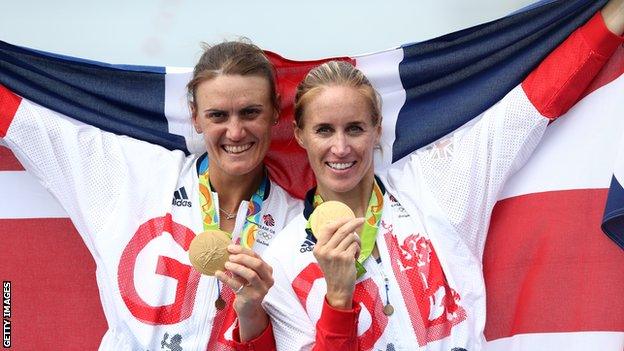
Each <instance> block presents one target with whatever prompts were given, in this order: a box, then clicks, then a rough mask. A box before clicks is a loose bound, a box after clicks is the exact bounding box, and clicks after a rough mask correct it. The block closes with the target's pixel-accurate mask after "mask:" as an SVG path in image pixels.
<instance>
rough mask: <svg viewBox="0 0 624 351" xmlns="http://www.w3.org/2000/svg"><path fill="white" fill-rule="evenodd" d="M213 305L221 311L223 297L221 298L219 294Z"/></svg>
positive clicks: (223, 305)
mask: <svg viewBox="0 0 624 351" xmlns="http://www.w3.org/2000/svg"><path fill="white" fill-rule="evenodd" d="M215 307H216V308H217V309H218V310H219V311H221V310H222V309H224V308H225V300H223V299H222V298H221V296H219V298H218V299H216V300H215Z"/></svg>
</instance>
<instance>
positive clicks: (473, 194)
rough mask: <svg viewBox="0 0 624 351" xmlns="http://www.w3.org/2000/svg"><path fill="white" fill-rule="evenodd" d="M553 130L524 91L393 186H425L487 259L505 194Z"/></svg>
mask: <svg viewBox="0 0 624 351" xmlns="http://www.w3.org/2000/svg"><path fill="white" fill-rule="evenodd" d="M547 125H548V119H547V118H545V117H543V116H541V115H540V113H539V112H538V111H537V110H536V108H535V107H534V106H533V105H532V104H531V102H530V101H529V100H528V98H527V96H526V94H525V93H524V91H523V90H522V88H521V87H520V86H518V87H516V88H515V89H513V90H512V91H511V92H510V93H509V94H507V96H505V97H504V98H503V99H502V100H501V101H500V102H498V103H497V104H496V105H494V106H492V107H491V108H489V109H488V110H487V111H485V112H484V113H483V114H482V115H481V116H479V117H477V118H475V119H474V120H473V121H472V122H470V123H469V124H467V125H465V126H463V127H462V128H460V129H459V130H457V131H456V132H454V133H452V134H450V135H448V136H446V137H444V138H442V139H440V140H438V141H436V142H434V143H433V144H431V145H429V146H427V147H425V148H423V149H421V150H418V151H416V152H414V153H413V154H412V155H410V156H409V160H407V162H404V163H403V164H402V165H401V168H400V169H397V170H391V171H390V172H389V174H388V176H389V182H391V183H392V185H393V186H394V187H395V188H396V189H400V190H403V192H405V189H410V188H414V187H413V185H412V186H410V183H411V184H413V183H414V182H415V181H416V182H420V183H424V185H425V188H427V189H428V190H429V192H430V193H431V194H432V195H433V197H434V198H435V199H436V200H437V202H438V205H439V207H440V208H441V209H442V211H443V212H444V214H445V215H446V217H447V219H448V220H449V222H450V223H451V224H452V225H453V226H454V228H455V230H456V231H457V232H458V233H459V234H460V236H461V239H462V240H463V241H464V242H465V244H466V245H467V246H468V247H469V248H470V250H471V251H472V253H473V254H475V255H476V257H479V258H481V256H482V253H483V246H484V243H485V238H486V235H487V230H488V226H489V223H490V216H491V212H492V209H493V207H494V205H495V204H496V201H497V200H498V195H499V192H500V191H501V189H502V187H503V185H504V184H505V181H506V180H507V179H508V178H509V177H510V175H511V174H513V173H514V172H515V171H516V170H517V169H518V168H520V167H521V166H522V165H523V164H524V163H525V162H526V161H527V159H528V158H529V156H530V155H531V153H532V152H533V150H534V149H535V147H536V146H537V145H538V143H539V141H540V139H541V138H542V135H543V133H544V131H545V129H546V126H547ZM418 178H422V179H418ZM408 197H409V196H408ZM412 198H414V196H412ZM414 201H418V200H417V199H414ZM422 205H423V204H421V206H422ZM424 206H426V204H424Z"/></svg>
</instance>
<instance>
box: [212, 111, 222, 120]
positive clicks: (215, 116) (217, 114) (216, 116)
mask: <svg viewBox="0 0 624 351" xmlns="http://www.w3.org/2000/svg"><path fill="white" fill-rule="evenodd" d="M225 117H226V115H225V112H223V111H212V112H208V118H210V119H215V120H219V119H223V118H225Z"/></svg>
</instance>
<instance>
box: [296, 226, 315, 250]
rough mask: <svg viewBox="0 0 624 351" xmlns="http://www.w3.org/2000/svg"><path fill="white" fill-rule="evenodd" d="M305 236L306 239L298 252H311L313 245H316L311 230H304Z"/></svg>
mask: <svg viewBox="0 0 624 351" xmlns="http://www.w3.org/2000/svg"><path fill="white" fill-rule="evenodd" d="M306 234H307V237H306V239H305V240H304V241H303V244H301V247H300V248H299V252H301V253H306V252H309V251H312V249H313V248H314V244H316V239H315V238H314V235H312V230H310V229H306Z"/></svg>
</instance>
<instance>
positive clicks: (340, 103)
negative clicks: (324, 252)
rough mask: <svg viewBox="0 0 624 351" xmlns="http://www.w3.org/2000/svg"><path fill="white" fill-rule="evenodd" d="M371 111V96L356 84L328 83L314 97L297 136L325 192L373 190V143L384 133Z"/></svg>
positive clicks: (307, 107)
mask: <svg viewBox="0 0 624 351" xmlns="http://www.w3.org/2000/svg"><path fill="white" fill-rule="evenodd" d="M371 115H372V112H371V108H370V102H369V100H368V99H367V98H366V97H364V95H362V93H361V92H360V91H358V90H357V89H355V88H352V87H347V86H341V85H332V86H325V87H322V88H321V90H320V91H319V92H318V94H316V95H315V96H312V97H311V98H310V100H309V102H308V103H307V106H306V107H305V112H304V114H303V116H302V121H301V122H302V123H301V124H302V125H300V126H298V127H295V136H296V138H297V141H298V142H299V144H300V145H301V146H302V147H303V148H304V149H306V151H307V153H308V159H309V161H310V165H311V167H312V170H313V171H314V175H315V176H316V180H317V183H318V189H319V192H320V193H321V194H322V195H324V196H327V195H329V196H328V197H329V198H335V196H333V195H337V196H340V194H344V193H348V192H352V191H355V192H369V193H370V189H371V188H370V187H371V186H372V182H373V179H374V167H373V147H374V146H375V145H376V144H377V143H378V142H379V138H380V136H381V127H380V125H379V123H376V124H374V123H373V118H372V116H371Z"/></svg>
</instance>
